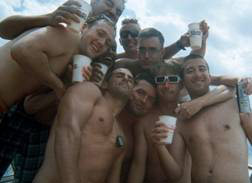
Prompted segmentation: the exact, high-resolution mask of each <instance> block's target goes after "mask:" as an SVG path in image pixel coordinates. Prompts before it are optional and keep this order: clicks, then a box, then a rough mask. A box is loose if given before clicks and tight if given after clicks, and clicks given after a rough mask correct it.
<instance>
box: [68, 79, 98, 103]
mask: <svg viewBox="0 0 252 183" xmlns="http://www.w3.org/2000/svg"><path fill="white" fill-rule="evenodd" d="M65 96H66V97H75V98H77V99H78V100H86V101H88V100H90V99H95V98H100V97H102V93H101V91H100V89H99V88H98V87H97V86H96V85H95V84H93V83H92V82H87V81H86V82H81V83H77V84H75V85H73V86H72V87H70V88H69V89H67V91H66V94H65ZM65 96H64V97H65Z"/></svg>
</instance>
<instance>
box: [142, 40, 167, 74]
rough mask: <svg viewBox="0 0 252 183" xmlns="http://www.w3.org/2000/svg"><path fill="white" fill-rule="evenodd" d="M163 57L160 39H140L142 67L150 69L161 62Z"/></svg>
mask: <svg viewBox="0 0 252 183" xmlns="http://www.w3.org/2000/svg"><path fill="white" fill-rule="evenodd" d="M162 57H163V47H162V45H161V43H160V41H159V39H158V37H154V36H153V37H149V38H139V40H138V59H139V62H140V63H141V65H142V67H143V68H145V69H148V68H150V67H151V66H153V65H154V64H156V63H158V62H160V61H161V60H162Z"/></svg>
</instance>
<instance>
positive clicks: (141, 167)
mask: <svg viewBox="0 0 252 183" xmlns="http://www.w3.org/2000/svg"><path fill="white" fill-rule="evenodd" d="M145 164H146V163H145V162H144V163H142V164H140V163H138V162H136V161H134V160H133V161H132V163H131V167H130V172H129V177H128V183H142V182H143V181H144V176H145Z"/></svg>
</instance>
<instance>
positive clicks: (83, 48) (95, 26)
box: [80, 18, 115, 59]
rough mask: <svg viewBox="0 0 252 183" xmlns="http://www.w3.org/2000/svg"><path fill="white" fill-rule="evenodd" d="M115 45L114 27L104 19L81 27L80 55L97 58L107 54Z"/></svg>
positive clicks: (95, 20)
mask: <svg viewBox="0 0 252 183" xmlns="http://www.w3.org/2000/svg"><path fill="white" fill-rule="evenodd" d="M114 43H115V27H114V26H113V25H112V24H111V23H110V22H109V21H108V20H106V19H104V18H99V19H94V20H92V21H89V22H87V24H86V25H85V26H84V27H83V30H82V37H81V42H80V53H81V54H84V55H87V56H89V57H90V58H92V59H93V58H97V57H99V56H100V55H103V54H105V53H106V52H108V51H109V50H110V49H111V48H112V47H113V45H114Z"/></svg>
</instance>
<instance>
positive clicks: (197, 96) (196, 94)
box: [188, 88, 209, 100]
mask: <svg viewBox="0 0 252 183" xmlns="http://www.w3.org/2000/svg"><path fill="white" fill-rule="evenodd" d="M208 92H209V88H208V89H207V90H206V91H202V92H190V91H188V93H189V95H190V97H191V99H192V100H193V99H195V98H199V97H201V96H203V95H205V94H207V93H208Z"/></svg>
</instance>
